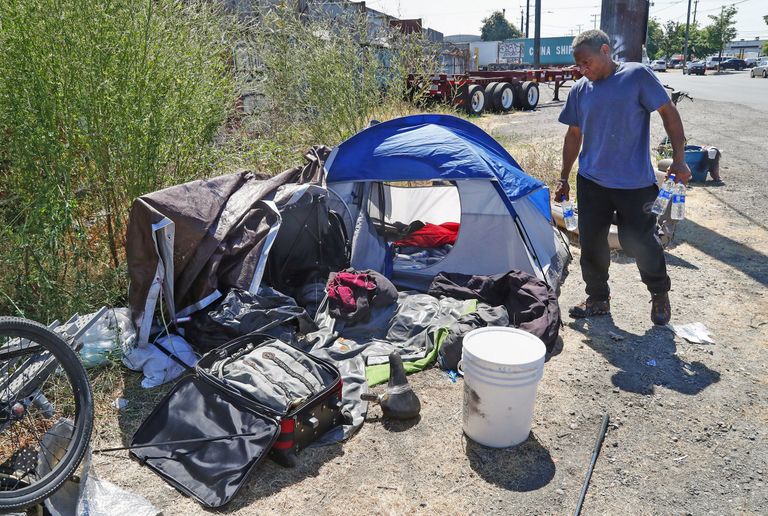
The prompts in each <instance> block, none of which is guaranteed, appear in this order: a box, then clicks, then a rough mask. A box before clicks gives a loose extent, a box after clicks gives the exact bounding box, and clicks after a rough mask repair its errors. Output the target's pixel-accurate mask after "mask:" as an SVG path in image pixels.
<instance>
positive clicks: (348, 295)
mask: <svg viewBox="0 0 768 516" xmlns="http://www.w3.org/2000/svg"><path fill="white" fill-rule="evenodd" d="M327 288H328V297H329V298H330V299H332V300H333V301H335V302H336V303H337V304H338V305H339V308H340V309H341V310H342V311H344V312H354V311H355V309H356V308H357V302H356V300H355V293H354V290H353V288H364V289H365V290H376V282H374V281H373V280H372V279H371V278H370V277H369V276H368V275H367V274H352V273H349V272H339V273H337V274H336V275H334V277H333V278H331V280H330V281H328V285H327Z"/></svg>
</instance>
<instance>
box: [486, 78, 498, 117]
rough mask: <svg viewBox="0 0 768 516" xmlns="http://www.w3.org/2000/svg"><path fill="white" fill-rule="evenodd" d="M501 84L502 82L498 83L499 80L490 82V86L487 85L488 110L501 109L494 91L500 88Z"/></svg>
mask: <svg viewBox="0 0 768 516" xmlns="http://www.w3.org/2000/svg"><path fill="white" fill-rule="evenodd" d="M499 84H500V83H498V82H492V83H489V84H488V86H486V87H485V102H486V106H485V109H486V111H491V110H493V111H496V110H498V109H499V105H498V104H496V102H495V100H494V99H495V97H494V92H495V91H496V90H497V89H499Z"/></svg>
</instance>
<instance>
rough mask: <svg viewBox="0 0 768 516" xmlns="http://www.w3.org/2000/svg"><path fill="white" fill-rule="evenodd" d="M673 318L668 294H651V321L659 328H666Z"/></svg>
mask: <svg viewBox="0 0 768 516" xmlns="http://www.w3.org/2000/svg"><path fill="white" fill-rule="evenodd" d="M671 317H672V307H671V306H670V305H669V295H668V294H667V293H666V292H660V293H658V294H651V321H653V324H658V325H659V326H666V324H667V323H668V322H669V319H670V318H671Z"/></svg>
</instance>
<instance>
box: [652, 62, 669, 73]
mask: <svg viewBox="0 0 768 516" xmlns="http://www.w3.org/2000/svg"><path fill="white" fill-rule="evenodd" d="M651 70H653V71H654V72H666V71H667V63H666V61H664V60H663V59H656V60H655V61H652V62H651Z"/></svg>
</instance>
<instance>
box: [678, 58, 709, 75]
mask: <svg viewBox="0 0 768 516" xmlns="http://www.w3.org/2000/svg"><path fill="white" fill-rule="evenodd" d="M706 71H707V65H706V63H704V61H696V62H693V63H688V75H704V74H705V73H706ZM683 73H685V70H683Z"/></svg>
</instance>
